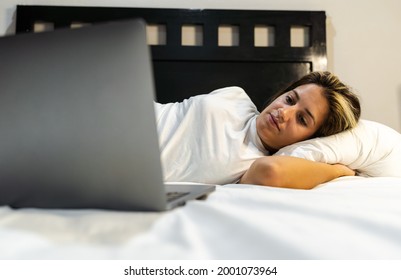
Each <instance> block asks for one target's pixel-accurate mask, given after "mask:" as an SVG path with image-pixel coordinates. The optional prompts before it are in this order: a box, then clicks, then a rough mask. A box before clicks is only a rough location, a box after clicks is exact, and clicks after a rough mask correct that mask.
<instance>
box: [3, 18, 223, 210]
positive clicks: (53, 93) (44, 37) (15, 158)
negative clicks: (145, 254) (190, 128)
mask: <svg viewBox="0 0 401 280" xmlns="http://www.w3.org/2000/svg"><path fill="white" fill-rule="evenodd" d="M153 99H154V85H153V77H152V68H151V63H150V54H149V48H148V46H147V44H146V34H145V24H144V23H143V21H141V20H132V21H122V22H114V23H107V24H99V25H93V26H91V27H85V28H81V29H74V30H72V29H69V30H58V31H52V32H44V33H37V34H24V35H17V36H8V37H4V38H0V205H9V206H11V207H15V208H20V207H39V208H75V209H76V208H96V209H99V208H100V209H114V210H150V211H161V210H166V209H171V208H173V207H175V206H177V205H181V204H183V203H184V202H185V201H187V200H188V199H194V198H199V197H202V196H205V195H206V194H207V193H209V192H211V191H213V190H214V189H215V186H211V185H200V184H198V185H191V184H190V185H183V184H180V185H172V184H168V185H164V184H163V176H162V168H161V163H160V153H159V146H158V137H157V130H156V123H155V113H154V106H153ZM166 192H168V193H173V196H175V199H173V200H171V201H168V199H167V198H166Z"/></svg>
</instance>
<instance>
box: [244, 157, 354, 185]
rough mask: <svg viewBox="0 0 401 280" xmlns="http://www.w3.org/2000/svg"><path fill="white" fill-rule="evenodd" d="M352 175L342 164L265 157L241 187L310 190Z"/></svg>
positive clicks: (351, 171) (253, 164)
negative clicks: (259, 186) (247, 185)
mask: <svg viewBox="0 0 401 280" xmlns="http://www.w3.org/2000/svg"><path fill="white" fill-rule="evenodd" d="M354 175H355V172H354V171H353V170H351V169H349V168H348V167H346V166H345V165H342V164H326V163H321V162H314V161H310V160H306V159H301V158H296V157H290V156H266V157H262V158H259V159H257V160H255V161H254V162H253V163H252V165H251V167H250V168H249V169H248V170H247V171H246V172H245V174H244V175H243V176H242V178H241V180H240V182H239V183H240V184H254V185H264V186H272V187H283V188H293V189H312V188H314V187H316V186H317V185H319V184H321V183H325V182H328V181H330V180H333V179H335V178H338V177H341V176H354Z"/></svg>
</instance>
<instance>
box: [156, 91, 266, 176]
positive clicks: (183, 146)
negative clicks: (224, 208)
mask: <svg viewBox="0 0 401 280" xmlns="http://www.w3.org/2000/svg"><path fill="white" fill-rule="evenodd" d="M155 110H156V121H157V129H158V134H159V144H160V151H161V161H162V166H163V174H164V180H165V181H166V182H173V181H174V182H198V183H210V184H228V183H235V182H237V181H238V180H239V179H240V178H241V176H242V175H243V174H244V172H245V171H246V170H247V169H248V168H249V166H250V165H251V164H252V162H253V161H254V160H255V159H257V158H259V157H262V156H265V155H267V154H268V152H267V151H266V149H265V148H264V147H263V144H262V142H261V140H260V138H259V136H258V135H257V132H256V117H257V116H258V115H259V112H258V111H257V108H256V106H255V105H254V104H253V102H252V101H251V99H250V98H249V96H248V95H247V94H246V93H245V91H244V90H243V89H241V88H239V87H228V88H222V89H218V90H215V91H213V92H211V93H209V94H204V95H198V96H194V97H191V98H189V99H186V100H184V101H183V102H177V103H168V104H159V103H155Z"/></svg>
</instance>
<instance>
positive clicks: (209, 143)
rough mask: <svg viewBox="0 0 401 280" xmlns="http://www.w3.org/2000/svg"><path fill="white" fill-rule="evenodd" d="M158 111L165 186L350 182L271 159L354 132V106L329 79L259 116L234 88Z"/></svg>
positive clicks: (331, 169) (317, 76) (326, 169)
mask: <svg viewBox="0 0 401 280" xmlns="http://www.w3.org/2000/svg"><path fill="white" fill-rule="evenodd" d="M155 107H156V119H157V124H158V132H159V142H160V149H161V159H162V165H163V171H164V176H165V181H192V182H201V183H213V184H226V183H234V182H240V183H250V184H260V185H268V186H277V187H291V188H311V187H313V186H316V185H317V184H319V183H323V182H325V181H328V180H331V179H334V178H336V177H339V176H342V175H353V171H352V170H349V169H348V168H347V167H345V166H341V165H326V164H321V163H315V162H310V161H306V160H301V159H296V158H292V157H282V156H280V157H279V156H271V155H272V154H274V153H275V152H276V151H277V150H279V149H280V148H282V147H284V146H286V145H290V144H293V143H296V142H299V141H302V140H306V139H308V138H311V137H314V136H326V135H331V134H334V133H338V132H340V131H343V130H345V129H349V128H352V127H354V126H355V125H356V123H357V121H358V118H359V115H360V106H359V101H358V98H357V97H356V96H355V95H354V94H353V93H352V92H351V91H350V90H349V89H348V88H347V87H346V86H345V85H344V84H343V83H341V82H340V81H339V80H338V78H337V77H335V76H334V75H332V74H331V73H329V72H313V73H310V74H308V75H306V76H305V77H303V78H301V79H300V80H299V81H297V82H295V83H293V84H292V85H290V86H289V87H288V88H287V89H285V90H284V91H283V92H281V93H279V94H278V95H277V97H276V98H274V100H273V101H272V102H271V103H270V105H268V106H267V107H266V108H265V109H264V110H263V111H262V112H261V113H259V112H258V111H257V109H256V106H255V105H254V104H253V102H252V101H251V100H250V98H249V97H248V95H247V94H246V93H245V92H244V91H243V90H242V89H240V88H238V87H230V88H224V89H219V90H216V91H214V92H212V93H209V94H205V95H197V96H194V97H191V98H190V99H187V100H184V101H183V102H179V103H169V104H164V105H161V104H156V106H155ZM267 155H269V156H267ZM308 173H309V174H308ZM305 175H307V176H305ZM305 177H310V178H305Z"/></svg>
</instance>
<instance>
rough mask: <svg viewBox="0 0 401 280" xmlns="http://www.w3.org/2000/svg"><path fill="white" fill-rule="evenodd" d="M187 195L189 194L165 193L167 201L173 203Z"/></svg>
mask: <svg viewBox="0 0 401 280" xmlns="http://www.w3.org/2000/svg"><path fill="white" fill-rule="evenodd" d="M187 194H189V192H167V193H166V195H167V201H173V200H175V199H177V198H180V197H182V196H185V195H187Z"/></svg>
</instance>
